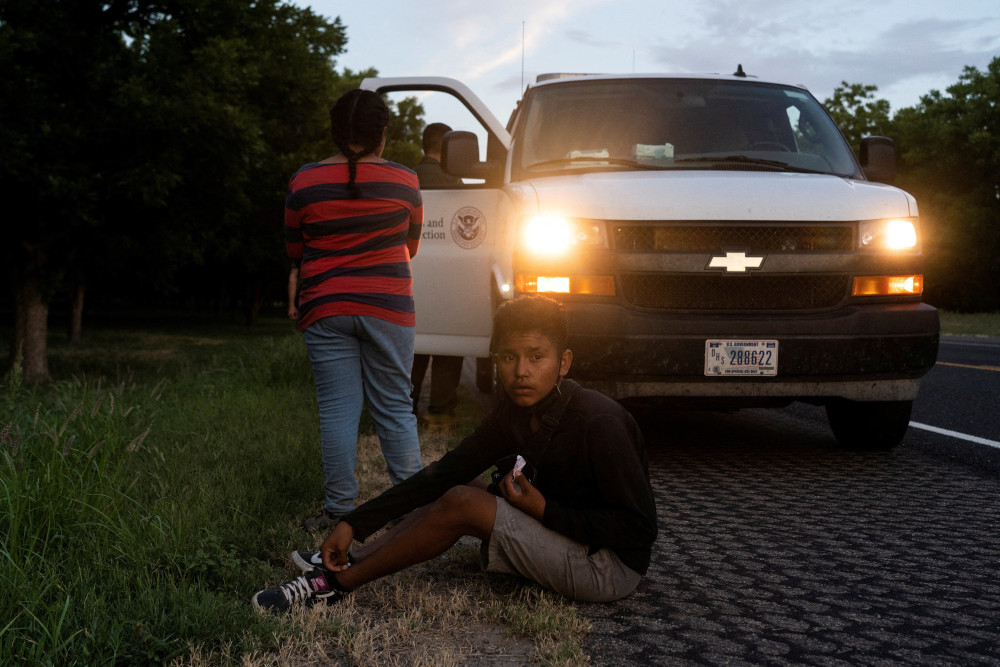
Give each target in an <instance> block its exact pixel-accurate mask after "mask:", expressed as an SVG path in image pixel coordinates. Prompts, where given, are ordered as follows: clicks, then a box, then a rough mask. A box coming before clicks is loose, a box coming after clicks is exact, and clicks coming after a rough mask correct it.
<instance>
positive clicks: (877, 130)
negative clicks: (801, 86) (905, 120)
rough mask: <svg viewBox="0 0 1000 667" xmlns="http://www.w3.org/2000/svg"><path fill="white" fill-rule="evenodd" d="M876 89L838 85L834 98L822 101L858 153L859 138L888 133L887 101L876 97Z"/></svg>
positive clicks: (861, 85) (855, 84) (856, 85)
mask: <svg viewBox="0 0 1000 667" xmlns="http://www.w3.org/2000/svg"><path fill="white" fill-rule="evenodd" d="M877 91H878V86H870V85H867V86H866V85H863V84H860V83H850V84H849V83H847V82H846V81H843V82H841V84H840V85H839V86H837V87H836V88H835V89H834V91H833V97H830V98H828V99H826V100H824V101H823V105H824V106H825V107H826V110H827V111H828V112H829V113H830V115H831V116H832V117H833V120H834V121H835V122H836V123H837V125H838V126H839V127H840V131H841V132H843V133H844V137H846V138H847V141H848V143H850V144H851V148H853V149H854V152H855V153H857V152H858V150H859V149H860V146H861V139H862V138H864V137H869V136H885V134H886V133H887V132H889V128H890V121H889V102H888V101H887V100H880V99H876V98H875V93H876V92H877Z"/></svg>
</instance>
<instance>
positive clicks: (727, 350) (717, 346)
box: [705, 340, 778, 376]
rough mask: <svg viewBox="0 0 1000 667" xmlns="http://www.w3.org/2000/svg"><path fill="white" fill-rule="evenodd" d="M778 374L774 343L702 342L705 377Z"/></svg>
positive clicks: (767, 341) (766, 341)
mask: <svg viewBox="0 0 1000 667" xmlns="http://www.w3.org/2000/svg"><path fill="white" fill-rule="evenodd" d="M777 374H778V341H776V340H706V341H705V375H713V376H715V375H725V376H740V375H743V376H746V375H777Z"/></svg>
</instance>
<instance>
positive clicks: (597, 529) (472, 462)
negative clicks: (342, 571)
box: [344, 380, 656, 574]
mask: <svg viewBox="0 0 1000 667" xmlns="http://www.w3.org/2000/svg"><path fill="white" fill-rule="evenodd" d="M562 390H563V391H572V396H571V397H570V400H569V403H568V404H567V405H566V408H565V411H564V412H563V414H562V416H561V418H560V419H559V424H558V426H556V428H555V430H554V432H553V434H552V437H551V439H550V440H549V442H548V443H547V444H546V445H545V446H544V447H542V448H540V449H541V451H531V450H532V449H533V448H532V447H530V446H529V445H530V444H531V443H530V440H531V436H532V433H531V429H530V426H529V424H530V420H531V417H532V415H533V414H536V415H537V416H538V417H539V418H543V417H544V413H545V411H547V410H551V409H552V407H553V406H554V405H555V400H554V399H553V398H552V397H549V398H547V399H545V400H544V401H542V403H541V404H539V405H538V406H535V407H534V409H532V408H520V407H518V406H516V405H514V404H513V403H512V402H511V401H509V400H501V401H500V404H499V405H498V406H497V408H496V410H494V411H493V412H492V413H491V414H490V415H488V416H487V417H486V418H485V419H484V420H483V422H482V423H481V424H480V425H479V427H478V428H477V429H476V430H475V432H473V433H472V435H470V436H469V437H467V438H465V439H464V440H463V441H462V442H461V444H459V445H458V447H456V448H455V449H453V450H452V451H450V452H448V453H447V454H445V455H444V456H443V457H441V459H440V460H438V461H436V462H435V463H432V464H430V465H428V466H427V467H425V468H424V469H423V470H421V471H420V472H418V473H417V474H415V475H413V476H412V477H410V478H409V479H407V480H406V481H404V482H403V483H401V484H398V485H396V486H394V487H392V488H390V489H388V490H387V491H385V492H384V493H383V494H382V495H380V496H379V497H377V498H375V499H373V500H371V501H369V502H367V503H365V504H364V505H362V506H361V507H359V508H358V509H356V510H354V511H353V512H351V513H350V514H348V515H346V516H345V517H344V520H345V521H346V522H347V523H349V524H350V525H351V526H352V527H353V528H354V531H355V538H356V539H358V540H362V541H363V540H364V539H366V538H367V537H368V536H369V535H371V534H372V533H373V532H375V531H376V530H378V529H379V528H381V527H382V526H384V525H385V524H386V523H388V522H389V521H391V520H393V519H395V518H397V517H400V516H402V515H403V514H406V513H407V512H409V511H411V510H413V509H416V508H417V507H421V506H423V505H427V504H429V503H431V502H434V501H435V500H437V499H438V498H439V497H440V496H441V495H442V494H443V493H444V492H445V491H447V490H448V489H450V488H451V487H453V486H456V485H458V484H465V483H468V482H469V481H471V480H473V479H475V478H476V477H478V476H479V475H481V474H482V473H483V472H485V471H486V470H488V469H490V468H491V467H493V465H494V464H495V463H496V462H497V461H499V460H501V459H503V458H505V457H512V456H516V455H517V454H521V455H522V456H524V458H525V459H526V460H527V462H528V463H529V464H530V465H531V466H532V467H533V468H534V482H533V483H534V485H535V487H536V488H537V489H538V490H539V491H540V492H541V493H542V495H543V496H545V502H546V505H545V516H544V517H543V519H542V523H543V524H544V525H545V526H546V527H548V528H551V529H552V530H555V531H556V532H558V533H561V534H563V535H565V536H567V537H569V538H571V539H573V540H576V541H577V542H580V543H582V544H586V545H588V546H589V547H590V551H591V552H595V551H597V550H598V549H600V548H602V547H607V548H609V549H611V550H612V551H614V552H615V553H616V554H618V557H619V558H620V559H621V560H622V562H623V563H624V564H625V565H627V566H628V567H629V568H631V569H632V570H634V571H636V572H638V573H640V574H645V573H646V570H647V569H648V568H649V560H650V552H651V548H652V545H653V542H654V540H655V539H656V506H655V504H654V501H653V492H652V489H651V487H650V485H649V470H648V464H647V461H646V451H645V441H644V440H643V437H642V432H641V431H640V430H639V426H638V425H637V424H636V423H635V420H634V419H633V418H632V415H630V414H629V413H628V411H627V410H625V409H624V408H623V407H621V406H620V405H619V404H618V403H616V402H615V401H613V400H611V399H610V398H608V397H606V396H604V395H603V394H601V393H598V392H596V391H591V390H589V389H583V388H582V387H580V386H579V385H577V384H576V383H574V382H573V381H572V380H564V381H563V383H562Z"/></svg>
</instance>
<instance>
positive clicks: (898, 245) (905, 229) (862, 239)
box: [858, 218, 917, 250]
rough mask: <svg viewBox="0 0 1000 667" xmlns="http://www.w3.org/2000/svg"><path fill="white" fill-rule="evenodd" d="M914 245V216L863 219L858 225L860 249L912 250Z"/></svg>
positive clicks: (915, 222)
mask: <svg viewBox="0 0 1000 667" xmlns="http://www.w3.org/2000/svg"><path fill="white" fill-rule="evenodd" d="M916 247H917V221H916V219H915V218H889V219H886V220H865V221H863V222H861V223H860V224H859V225H858V248H859V249H860V250H913V249H914V248H916Z"/></svg>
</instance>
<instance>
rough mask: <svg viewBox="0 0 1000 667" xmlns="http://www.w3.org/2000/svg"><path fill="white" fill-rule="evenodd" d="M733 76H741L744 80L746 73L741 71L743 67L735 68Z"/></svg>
mask: <svg viewBox="0 0 1000 667" xmlns="http://www.w3.org/2000/svg"><path fill="white" fill-rule="evenodd" d="M733 76H742V77H743V78H744V79H745V78H746V77H747V73H746V72H744V71H743V65H737V66H736V71H735V72H733Z"/></svg>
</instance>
